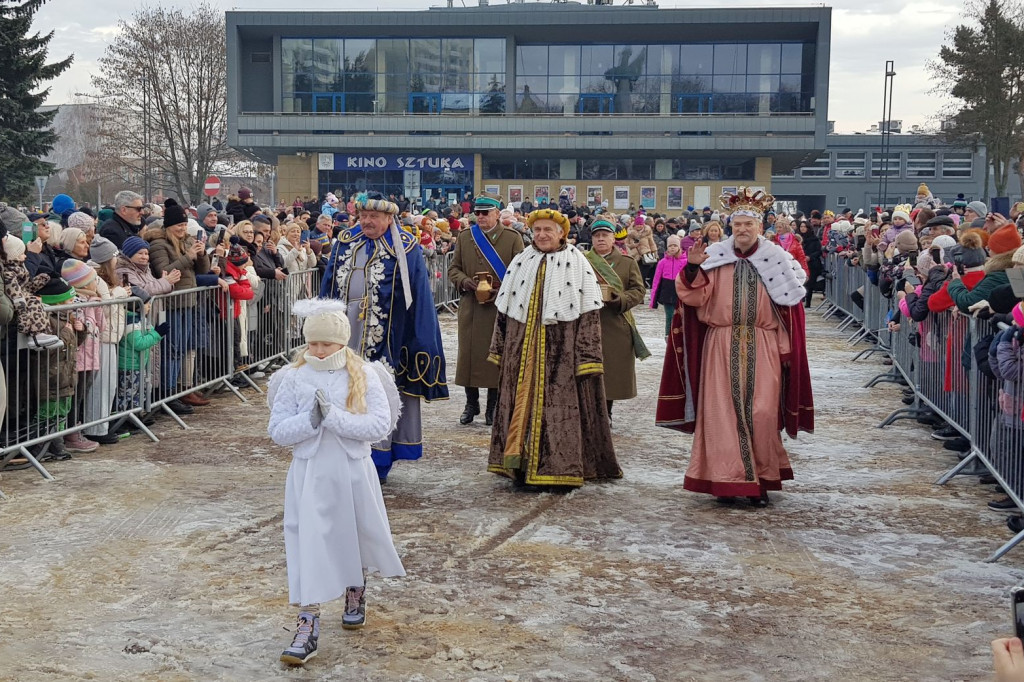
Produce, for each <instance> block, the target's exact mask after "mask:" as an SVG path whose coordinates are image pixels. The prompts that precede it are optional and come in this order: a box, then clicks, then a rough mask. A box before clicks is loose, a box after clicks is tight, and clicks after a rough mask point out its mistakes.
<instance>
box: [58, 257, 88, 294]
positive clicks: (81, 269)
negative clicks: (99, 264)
mask: <svg viewBox="0 0 1024 682" xmlns="http://www.w3.org/2000/svg"><path fill="white" fill-rule="evenodd" d="M60 276H61V277H63V278H64V279H65V280H66V281H67V283H68V284H70V285H71V286H73V287H74V288H76V289H83V288H85V287H88V286H89V285H90V284H92V283H93V282H95V281H96V271H95V270H93V269H92V268H91V267H89V266H88V265H86V264H85V263H83V262H82V261H80V260H75V259H74V258H69V259H67V260H66V261H64V265H62V266H61V268H60Z"/></svg>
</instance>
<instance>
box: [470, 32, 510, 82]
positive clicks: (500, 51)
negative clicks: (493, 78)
mask: <svg viewBox="0 0 1024 682" xmlns="http://www.w3.org/2000/svg"><path fill="white" fill-rule="evenodd" d="M473 68H474V70H475V71H476V72H477V73H480V72H485V71H488V72H497V71H504V70H505V41H504V39H502V38H477V39H476V40H475V41H474V42H473Z"/></svg>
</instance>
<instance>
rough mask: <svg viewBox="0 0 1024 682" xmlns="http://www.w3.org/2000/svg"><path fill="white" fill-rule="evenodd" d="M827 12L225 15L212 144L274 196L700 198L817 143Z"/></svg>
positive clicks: (622, 201)
mask: <svg viewBox="0 0 1024 682" xmlns="http://www.w3.org/2000/svg"><path fill="white" fill-rule="evenodd" d="M830 27H831V10H830V9H829V8H826V7H814V8H799V9H751V8H745V9H732V8H729V9H725V8H723V9H659V8H657V7H651V6H620V7H615V6H608V5H602V6H592V5H582V4H577V3H572V2H566V3H538V2H535V3H513V4H507V5H500V6H497V5H492V6H484V7H472V8H458V9H431V10H425V11H416V12H298V11H294V12H293V11H284V12H266V11H232V12H228V13H227V31H228V35H227V45H228V141H229V144H231V146H233V147H235V148H237V149H240V150H242V151H244V152H246V153H248V154H249V155H251V156H253V157H255V158H258V159H261V160H263V161H265V162H268V163H272V164H276V165H277V167H278V188H279V191H278V197H277V198H278V199H284V200H287V201H288V202H289V203H290V202H291V200H292V199H294V198H295V196H300V197H305V196H313V195H319V196H323V195H324V194H325V193H326V192H328V191H334V192H335V193H338V194H345V195H347V194H350V193H352V192H355V191H359V190H363V189H377V190H380V191H383V192H385V193H389V194H396V195H398V194H403V193H404V194H405V195H407V196H410V197H412V198H415V199H418V200H419V201H421V202H422V201H425V200H426V199H428V198H430V197H440V196H443V197H445V198H448V199H450V198H461V197H462V196H464V195H465V194H467V193H472V192H479V191H481V190H485V189H490V190H491V191H497V192H498V193H499V194H501V195H502V196H503V197H505V199H506V200H509V201H516V200H519V199H520V198H525V197H530V198H531V199H533V200H534V202H535V203H536V202H537V201H538V200H540V199H543V198H544V197H550V198H552V199H555V198H557V196H558V195H559V193H560V192H562V191H563V190H564V191H566V192H568V193H571V194H572V195H573V196H574V197H575V198H576V200H577V202H578V203H582V202H583V200H584V199H586V200H587V201H588V202H589V203H592V204H593V203H599V202H604V201H607V202H608V205H609V206H610V207H613V208H616V209H626V208H628V207H629V206H630V205H634V206H640V205H644V206H646V207H649V208H652V209H654V210H660V211H666V210H673V209H677V208H678V209H681V208H685V207H686V206H688V205H698V204H700V205H705V204H711V203H713V198H715V197H717V196H718V195H719V194H720V193H721V192H722V191H723V189H727V188H730V187H736V186H738V185H748V186H760V187H764V188H766V189H771V185H772V181H773V180H772V175H773V173H776V174H777V173H784V172H788V171H790V170H791V169H793V168H795V167H798V166H800V165H806V164H808V163H811V162H813V160H814V159H815V158H817V157H818V152H819V151H820V150H821V149H823V148H824V147H825V139H826V130H827V128H826V126H827V112H826V103H827V101H828V75H829V74H828V64H829V48H830Z"/></svg>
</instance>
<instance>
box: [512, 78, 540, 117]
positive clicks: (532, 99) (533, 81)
mask: <svg viewBox="0 0 1024 682" xmlns="http://www.w3.org/2000/svg"><path fill="white" fill-rule="evenodd" d="M547 87H548V79H547V78H543V77H533V78H523V77H517V78H516V111H518V112H520V113H523V114H536V113H540V112H544V111H547V108H548V104H547V102H548V94H547Z"/></svg>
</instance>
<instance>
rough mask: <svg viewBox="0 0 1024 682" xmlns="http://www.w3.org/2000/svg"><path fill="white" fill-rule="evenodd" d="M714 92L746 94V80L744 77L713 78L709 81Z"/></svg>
mask: <svg viewBox="0 0 1024 682" xmlns="http://www.w3.org/2000/svg"><path fill="white" fill-rule="evenodd" d="M711 89H712V90H714V91H715V92H746V89H747V79H746V77H744V76H715V77H714V78H712V79H711Z"/></svg>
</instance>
